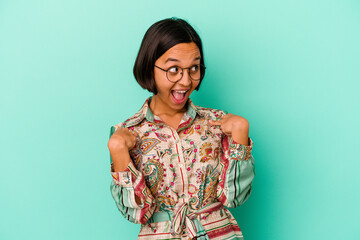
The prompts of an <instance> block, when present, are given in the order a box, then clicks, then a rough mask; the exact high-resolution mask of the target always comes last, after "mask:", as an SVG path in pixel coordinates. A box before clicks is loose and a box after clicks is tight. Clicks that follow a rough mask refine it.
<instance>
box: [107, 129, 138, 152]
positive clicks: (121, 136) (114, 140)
mask: <svg viewBox="0 0 360 240" xmlns="http://www.w3.org/2000/svg"><path fill="white" fill-rule="evenodd" d="M136 137H137V134H136V133H135V132H130V131H129V129H127V128H122V127H119V128H118V129H117V130H116V131H115V132H114V133H113V135H112V136H111V137H110V139H109V142H108V148H109V150H110V152H112V151H117V150H124V149H127V150H128V151H129V150H130V149H132V148H133V147H134V146H135V144H136Z"/></svg>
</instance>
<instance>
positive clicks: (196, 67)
mask: <svg viewBox="0 0 360 240" xmlns="http://www.w3.org/2000/svg"><path fill="white" fill-rule="evenodd" d="M198 70H199V65H194V66H192V67H191V69H190V71H192V72H197V71H198Z"/></svg>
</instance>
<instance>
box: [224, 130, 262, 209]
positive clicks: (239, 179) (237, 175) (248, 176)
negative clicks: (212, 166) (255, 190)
mask: <svg viewBox="0 0 360 240" xmlns="http://www.w3.org/2000/svg"><path fill="white" fill-rule="evenodd" d="M249 142H250V145H249V146H245V145H242V144H238V143H236V142H235V141H234V140H232V139H231V138H229V137H227V136H226V135H225V137H224V138H223V140H222V150H223V152H222V157H221V163H220V166H221V169H220V176H219V183H218V186H217V198H218V199H219V201H220V202H222V204H223V205H224V206H226V207H229V208H234V207H237V206H239V205H241V204H243V203H244V202H245V201H246V200H247V199H248V198H249V196H250V193H251V189H252V182H253V179H254V176H255V163H254V158H253V156H252V155H251V150H252V146H253V142H252V140H251V139H250V138H249Z"/></svg>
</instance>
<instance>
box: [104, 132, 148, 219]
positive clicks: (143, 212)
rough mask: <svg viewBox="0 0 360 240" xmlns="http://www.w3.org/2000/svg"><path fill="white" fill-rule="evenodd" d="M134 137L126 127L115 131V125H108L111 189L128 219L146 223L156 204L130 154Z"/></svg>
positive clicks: (118, 205)
mask: <svg viewBox="0 0 360 240" xmlns="http://www.w3.org/2000/svg"><path fill="white" fill-rule="evenodd" d="M126 136H127V137H126ZM111 140H112V141H111ZM117 140H118V141H117ZM135 141H136V138H132V135H131V133H130V132H129V131H128V130H127V129H118V130H117V131H116V132H115V128H114V127H112V128H111V131H110V140H109V143H108V146H109V150H110V156H111V157H110V162H111V175H112V177H113V180H112V182H111V185H110V189H111V194H112V196H113V198H114V200H115V203H116V205H117V207H118V209H119V211H120V212H121V213H122V214H123V215H124V217H125V218H126V219H127V220H129V221H130V222H134V223H145V222H147V220H148V219H149V218H150V217H151V216H152V214H153V212H154V209H155V204H154V197H153V196H152V194H151V192H150V190H149V189H148V187H147V186H146V184H145V178H144V176H143V174H142V173H141V172H140V171H138V170H137V169H136V167H135V165H134V164H133V162H132V160H131V157H130V154H129V148H132V147H133V146H134V145H135Z"/></svg>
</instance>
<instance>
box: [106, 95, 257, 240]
mask: <svg viewBox="0 0 360 240" xmlns="http://www.w3.org/2000/svg"><path fill="white" fill-rule="evenodd" d="M150 101H151V97H150V98H148V99H147V100H146V101H145V103H144V105H143V106H142V107H141V109H140V110H139V111H138V112H137V113H136V114H135V115H133V116H132V117H130V118H129V119H127V120H126V121H124V122H123V123H119V124H117V125H115V126H113V127H111V133H110V136H111V135H112V134H113V133H114V132H115V131H116V129H117V128H119V127H124V128H128V129H129V130H130V131H134V132H136V133H137V134H138V138H137V141H136V145H135V147H134V148H133V149H131V150H130V156H131V159H132V162H130V163H129V165H128V167H127V168H126V170H125V171H123V172H115V171H114V170H113V168H112V162H111V174H112V177H113V180H112V182H111V193H112V196H113V198H114V200H115V202H116V205H117V207H118V209H119V210H120V212H121V213H122V214H123V215H124V217H125V218H126V219H127V220H129V221H131V222H134V223H139V224H142V226H141V230H140V233H139V236H138V239H192V238H195V237H197V239H221V240H224V239H243V236H242V232H241V230H240V228H239V226H238V224H237V222H236V221H235V219H234V217H233V216H232V214H231V213H230V211H229V210H228V209H227V208H233V207H237V206H239V205H241V204H242V203H243V202H245V201H246V200H247V199H248V197H249V195H250V193H251V189H252V181H253V178H254V176H255V166H254V158H253V156H252V155H251V150H252V147H253V142H252V140H251V139H250V138H249V146H245V145H242V144H238V143H236V142H235V141H234V140H232V139H231V138H230V137H228V136H226V135H225V134H224V133H223V132H222V131H221V128H220V126H214V125H211V124H210V123H209V120H210V119H211V120H219V119H221V117H222V116H223V115H225V114H226V112H225V111H222V110H217V109H212V108H202V107H199V106H195V105H194V104H193V103H192V101H191V100H190V99H189V100H188V103H187V105H186V106H187V111H186V113H185V114H184V116H183V118H182V120H181V122H180V124H179V127H178V129H174V128H172V127H170V126H168V125H167V124H166V123H164V122H163V121H162V120H161V119H160V118H159V117H158V116H156V115H154V114H153V113H152V112H151V110H150V107H149V104H150ZM135 196H137V199H136V198H135ZM226 207H227V208H226Z"/></svg>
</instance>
